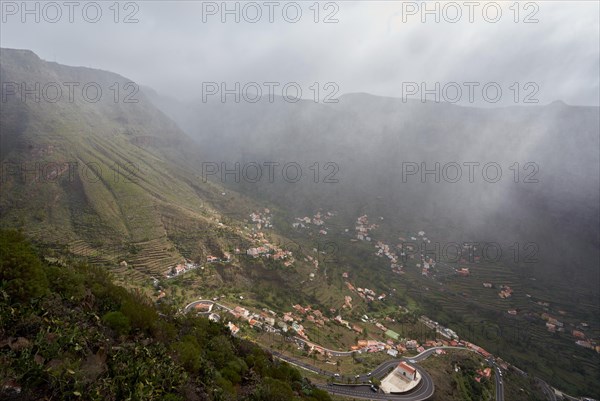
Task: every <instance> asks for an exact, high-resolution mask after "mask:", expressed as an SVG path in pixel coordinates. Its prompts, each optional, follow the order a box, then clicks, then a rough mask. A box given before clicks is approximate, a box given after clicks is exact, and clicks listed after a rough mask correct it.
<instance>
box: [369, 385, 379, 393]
mask: <svg viewBox="0 0 600 401" xmlns="http://www.w3.org/2000/svg"><path fill="white" fill-rule="evenodd" d="M371 391H374V392H376V393H377V392H378V391H379V388H378V387H377V386H376V385H374V384H371Z"/></svg>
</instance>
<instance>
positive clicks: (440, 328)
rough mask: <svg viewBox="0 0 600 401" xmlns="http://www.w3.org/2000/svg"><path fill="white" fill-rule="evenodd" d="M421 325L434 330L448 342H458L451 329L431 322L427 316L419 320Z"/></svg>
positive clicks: (456, 335)
mask: <svg viewBox="0 0 600 401" xmlns="http://www.w3.org/2000/svg"><path fill="white" fill-rule="evenodd" d="M419 320H420V321H421V323H423V324H424V325H425V326H427V327H428V328H430V329H432V330H435V331H436V332H437V333H439V334H440V335H442V336H443V337H445V338H447V339H448V340H458V334H456V332H455V331H454V330H452V329H449V328H447V327H444V326H442V325H441V324H439V323H438V322H436V321H433V320H431V319H430V318H428V317H427V316H425V315H423V316H421V317H420V318H419Z"/></svg>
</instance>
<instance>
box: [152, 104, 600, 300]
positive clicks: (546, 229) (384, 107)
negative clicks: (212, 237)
mask: <svg viewBox="0 0 600 401" xmlns="http://www.w3.org/2000/svg"><path fill="white" fill-rule="evenodd" d="M151 99H152V101H153V102H154V103H155V104H156V105H157V106H158V107H159V108H161V109H162V110H163V111H164V112H165V113H166V114H168V115H170V116H171V117H172V118H173V119H174V120H175V121H177V123H178V124H179V126H180V127H182V129H184V130H185V131H186V132H187V133H188V134H189V135H190V136H191V137H192V138H194V139H195V140H196V141H197V142H198V143H201V144H203V147H202V153H201V154H202V156H203V160H204V161H205V162H206V163H208V162H212V163H216V164H217V165H218V166H219V167H218V171H217V172H216V173H215V172H214V171H213V170H214V168H215V167H214V166H210V169H208V168H205V170H207V171H205V173H206V175H207V176H208V177H209V178H210V179H213V180H216V181H218V182H220V183H222V184H224V185H228V186H230V187H232V188H235V189H237V190H240V191H245V192H246V193H249V194H253V195H255V196H258V197H264V198H266V199H270V200H273V201H276V202H277V203H278V204H280V205H282V206H285V208H287V209H288V210H294V211H295V212H297V213H306V212H307V211H310V210H314V209H316V208H319V207H322V208H332V209H335V210H341V211H345V212H347V213H348V214H349V215H358V213H363V212H368V213H369V214H376V215H381V216H383V217H385V218H386V219H389V220H391V221H392V222H395V223H397V225H398V226H399V227H403V228H405V227H413V228H415V227H423V228H424V229H426V230H428V232H430V231H434V232H440V233H444V235H445V236H446V238H447V241H456V242H461V241H475V242H477V241H479V242H482V243H483V242H494V241H497V242H499V243H501V244H513V243H515V242H518V243H520V244H526V243H530V242H533V243H536V244H537V245H538V246H539V256H540V261H539V263H537V264H536V268H535V269H534V270H535V276H536V277H537V278H538V279H542V280H545V279H548V285H549V286H555V285H561V283H564V282H565V280H566V281H567V282H569V285H575V286H582V287H584V288H586V291H584V292H587V291H592V292H593V293H594V294H598V292H597V286H595V285H593V284H591V283H595V282H597V281H598V279H599V278H600V276H599V275H598V269H597V265H598V263H597V262H598V257H599V254H598V249H599V239H600V237H599V235H598V223H599V184H598V182H599V171H600V163H599V156H598V152H597V149H598V146H599V137H598V126H599V123H600V120H599V115H600V111H599V108H597V107H574V106H569V105H566V104H564V103H563V102H560V101H557V102H554V103H552V104H550V105H547V106H513V107H506V108H497V109H478V108H474V107H461V106H455V105H452V104H448V103H435V102H427V103H422V102H420V101H414V100H409V101H405V100H403V99H396V98H383V97H377V96H371V95H368V94H350V95H344V96H342V97H340V98H339V102H338V103H329V104H327V103H321V104H316V103H314V102H312V101H307V100H300V101H298V102H296V103H292V102H290V101H288V100H287V99H284V98H281V97H275V99H274V101H272V102H271V101H270V100H269V99H268V98H266V97H264V98H261V99H260V101H258V102H256V103H248V102H240V103H236V102H235V101H234V99H233V97H230V98H229V99H226V101H225V102H221V101H220V99H219V98H218V97H214V98H212V99H211V98H209V100H208V101H206V102H204V101H202V99H198V100H197V101H195V102H190V103H182V102H178V101H175V100H173V99H169V98H166V97H161V96H160V95H158V94H156V93H153V94H152V95H151ZM236 162H239V163H241V165H240V166H241V167H240V171H241V170H243V168H244V166H250V164H252V163H257V164H259V165H261V166H263V171H262V178H261V179H260V180H258V182H252V181H254V178H255V176H256V174H255V170H252V169H249V170H248V171H252V173H251V174H250V173H248V177H245V176H244V175H243V171H242V174H241V176H240V177H238V178H236V177H234V176H232V175H231V174H229V175H227V174H224V175H223V174H221V173H222V168H223V167H225V168H229V169H233V170H235V163H236ZM265 162H267V163H268V162H276V163H280V164H279V165H280V166H283V165H285V163H290V162H295V163H299V165H300V166H302V168H303V173H304V177H303V179H301V180H299V181H298V182H297V183H290V182H287V181H286V180H284V179H281V178H280V177H279V178H275V179H274V180H272V181H273V182H270V180H269V179H268V177H267V173H268V171H267V167H266V166H265V164H264V163H265ZM221 163H225V164H224V165H222V164H221ZM314 163H319V165H320V167H319V169H320V170H321V171H320V173H321V177H319V179H318V180H317V181H318V182H315V179H314V178H315V176H314V168H315V167H314ZM326 163H332V164H331V165H330V166H329V169H328V170H327V171H325V170H323V169H324V166H325V165H326ZM436 163H437V166H438V167H437V168H436ZM486 164H489V166H488V167H487V168H484V167H485V166H486ZM310 166H313V169H312V170H311V167H310ZM457 166H458V167H457ZM498 167H499V169H500V170H498ZM211 169H212V170H211ZM470 169H472V170H470ZM424 170H428V171H429V172H427V171H424ZM436 170H437V171H436ZM423 173H425V174H423ZM327 174H331V175H330V176H329V178H331V180H327V179H324V177H326V176H327ZM498 174H501V175H498ZM436 180H437V181H438V182H436ZM328 181H331V182H328ZM471 181H472V182H471Z"/></svg>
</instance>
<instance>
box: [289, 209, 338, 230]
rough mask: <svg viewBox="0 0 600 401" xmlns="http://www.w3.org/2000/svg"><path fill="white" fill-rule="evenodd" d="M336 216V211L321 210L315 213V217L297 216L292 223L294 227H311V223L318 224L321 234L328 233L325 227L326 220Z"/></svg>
mask: <svg viewBox="0 0 600 401" xmlns="http://www.w3.org/2000/svg"><path fill="white" fill-rule="evenodd" d="M333 216H335V212H325V213H321V212H320V211H319V212H317V213H315V214H314V215H313V217H312V218H311V217H308V216H305V217H296V222H294V223H292V227H294V228H310V226H311V225H314V226H316V227H317V228H318V229H319V234H320V235H327V228H326V227H325V221H326V220H328V219H330V218H332V217H333Z"/></svg>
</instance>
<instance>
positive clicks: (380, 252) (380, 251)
mask: <svg viewBox="0 0 600 401" xmlns="http://www.w3.org/2000/svg"><path fill="white" fill-rule="evenodd" d="M402 246H403V245H402V244H398V247H400V249H402ZM375 248H376V249H377V252H376V253H375V255H376V256H378V257H380V258H381V257H383V256H386V257H387V258H388V259H389V260H390V268H391V269H392V271H393V272H394V273H397V274H403V273H404V271H403V270H402V268H403V267H404V266H403V265H402V264H399V263H398V255H397V254H396V253H395V252H393V251H392V250H391V249H390V246H389V245H387V244H384V243H383V242H382V241H377V243H376V244H375Z"/></svg>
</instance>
